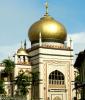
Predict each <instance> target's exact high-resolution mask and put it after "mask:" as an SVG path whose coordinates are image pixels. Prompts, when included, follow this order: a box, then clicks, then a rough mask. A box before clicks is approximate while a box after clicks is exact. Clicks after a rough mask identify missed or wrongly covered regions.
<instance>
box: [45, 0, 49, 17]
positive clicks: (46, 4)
mask: <svg viewBox="0 0 85 100" xmlns="http://www.w3.org/2000/svg"><path fill="white" fill-rule="evenodd" d="M45 8H46V13H45V14H46V15H48V2H47V0H46V3H45Z"/></svg>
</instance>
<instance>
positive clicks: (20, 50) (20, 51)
mask: <svg viewBox="0 0 85 100" xmlns="http://www.w3.org/2000/svg"><path fill="white" fill-rule="evenodd" d="M17 55H24V56H27V55H28V54H27V52H26V50H25V49H24V48H22V47H21V48H20V49H18V51H17Z"/></svg>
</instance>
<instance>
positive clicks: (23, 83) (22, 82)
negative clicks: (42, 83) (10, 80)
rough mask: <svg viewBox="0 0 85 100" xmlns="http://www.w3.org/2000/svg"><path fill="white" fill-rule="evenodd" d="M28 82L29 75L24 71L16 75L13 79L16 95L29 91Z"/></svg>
mask: <svg viewBox="0 0 85 100" xmlns="http://www.w3.org/2000/svg"><path fill="white" fill-rule="evenodd" d="M30 84H31V81H30V77H29V76H27V75H25V74H24V73H22V74H20V75H18V76H17V77H16V79H15V85H17V92H18V95H26V94H27V93H28V92H29V91H28V87H29V86H30Z"/></svg>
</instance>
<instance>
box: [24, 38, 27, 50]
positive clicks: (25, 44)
mask: <svg viewBox="0 0 85 100" xmlns="http://www.w3.org/2000/svg"><path fill="white" fill-rule="evenodd" d="M26 46H27V43H26V40H25V41H24V49H25V50H26Z"/></svg>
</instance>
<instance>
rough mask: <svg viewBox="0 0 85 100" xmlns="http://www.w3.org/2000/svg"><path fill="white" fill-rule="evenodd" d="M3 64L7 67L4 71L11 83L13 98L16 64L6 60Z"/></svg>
mask: <svg viewBox="0 0 85 100" xmlns="http://www.w3.org/2000/svg"><path fill="white" fill-rule="evenodd" d="M3 64H4V66H5V69H4V74H5V77H7V78H8V81H10V82H11V95H12V96H13V92H14V86H13V80H14V67H15V63H14V61H12V60H11V59H5V60H3Z"/></svg>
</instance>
